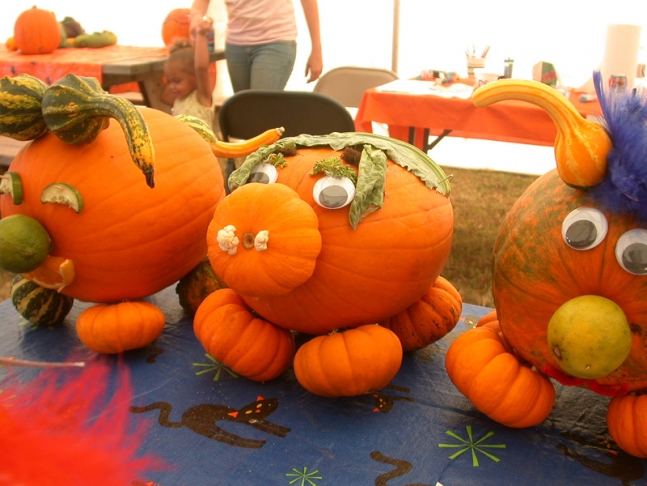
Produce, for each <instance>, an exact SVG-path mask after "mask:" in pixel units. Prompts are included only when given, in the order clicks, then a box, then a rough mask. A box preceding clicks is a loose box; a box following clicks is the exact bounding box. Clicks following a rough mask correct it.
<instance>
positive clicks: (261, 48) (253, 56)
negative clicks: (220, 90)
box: [225, 41, 297, 93]
mask: <svg viewBox="0 0 647 486" xmlns="http://www.w3.org/2000/svg"><path fill="white" fill-rule="evenodd" d="M296 56H297V43H296V41H279V42H271V43H269V44H258V45H253V46H238V45H234V44H226V45H225V58H226V59H227V69H228V71H229V77H230V78H231V85H232V87H233V88H234V93H236V92H238V91H242V90H244V89H277V90H282V89H284V88H285V85H286V84H287V82H288V79H289V78H290V75H291V74H292V69H293V68H294V60H295V59H296Z"/></svg>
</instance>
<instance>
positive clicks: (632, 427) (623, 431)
mask: <svg viewBox="0 0 647 486" xmlns="http://www.w3.org/2000/svg"><path fill="white" fill-rule="evenodd" d="M607 425H608V427H609V434H611V437H613V440H615V441H616V443H617V444H618V445H619V446H620V448H621V449H622V450H624V451H625V452H628V453H629V454H631V455H632V456H636V457H644V458H647V395H634V394H630V395H624V396H621V397H614V398H613V399H611V402H610V403H609V408H608V409H607Z"/></svg>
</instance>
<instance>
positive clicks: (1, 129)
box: [0, 74, 47, 141]
mask: <svg viewBox="0 0 647 486" xmlns="http://www.w3.org/2000/svg"><path fill="white" fill-rule="evenodd" d="M45 90H47V85H46V84H45V83H43V82H42V81H41V80H40V79H38V78H34V77H33V76H29V75H28V74H21V75H19V76H16V77H14V78H11V77H9V76H5V77H3V78H2V79H0V135H3V136H5V137H10V138H13V139H14V140H21V141H26V140H34V139H36V138H38V137H41V136H42V135H45V134H46V133H47V125H46V124H45V119H44V118H43V113H42V110H41V104H42V100H43V94H44V93H45Z"/></svg>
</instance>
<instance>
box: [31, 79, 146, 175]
mask: <svg viewBox="0 0 647 486" xmlns="http://www.w3.org/2000/svg"><path fill="white" fill-rule="evenodd" d="M42 112H43V116H44V118H45V123H47V127H48V128H49V129H50V130H51V131H52V133H54V135H56V136H57V137H58V138H60V139H61V140H63V141H64V142H66V143H71V144H77V143H90V142H92V141H93V140H94V139H95V138H97V136H98V135H99V133H101V131H102V130H103V129H105V128H107V127H108V124H109V123H110V118H114V119H115V120H117V122H119V125H121V129H122V130H123V131H124V134H125V136H126V142H127V143H128V148H129V150H130V155H131V157H132V159H133V162H135V164H136V165H137V167H139V169H140V170H141V171H142V172H143V173H144V175H145V176H146V183H147V184H148V185H149V186H150V187H154V186H155V181H154V176H153V173H154V167H153V163H154V161H153V159H154V155H153V143H152V141H151V138H150V135H149V133H148V127H147V126H146V122H145V121H144V117H143V116H142V115H141V113H140V112H139V110H138V109H137V108H135V105H133V104H132V103H131V102H130V101H128V100H126V99H125V98H123V97H121V96H115V95H111V94H108V93H107V92H106V91H104V90H103V88H101V85H100V84H99V81H97V80H96V79H95V78H88V77H83V76H76V75H74V74H67V75H66V76H64V77H63V78H61V79H59V80H58V81H56V83H54V84H53V85H52V86H50V87H49V88H48V89H47V90H46V91H45V94H44V95H43V103H42Z"/></svg>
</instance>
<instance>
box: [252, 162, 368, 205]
mask: <svg viewBox="0 0 647 486" xmlns="http://www.w3.org/2000/svg"><path fill="white" fill-rule="evenodd" d="M278 177H279V172H278V170H277V169H276V167H275V166H273V165H272V164H268V163H267V162H263V163H262V164H258V165H256V166H254V168H253V169H252V170H251V172H250V174H249V178H248V179H247V182H248V183H249V182H260V183H261V184H273V183H275V182H276V180H277V179H278ZM312 196H313V198H314V200H315V202H316V203H317V204H318V205H319V206H321V207H322V208H326V209H339V208H343V207H344V206H347V205H349V204H350V203H351V201H352V200H353V198H354V197H355V184H353V182H352V181H351V180H350V179H349V178H347V177H329V176H325V177H322V178H321V179H319V180H318V181H317V182H316V183H315V185H314V188H313V189H312Z"/></svg>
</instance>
